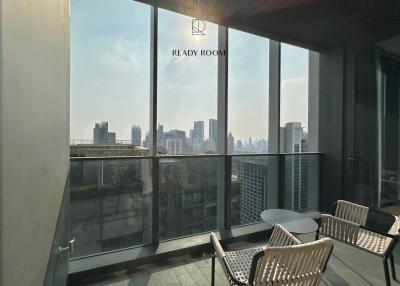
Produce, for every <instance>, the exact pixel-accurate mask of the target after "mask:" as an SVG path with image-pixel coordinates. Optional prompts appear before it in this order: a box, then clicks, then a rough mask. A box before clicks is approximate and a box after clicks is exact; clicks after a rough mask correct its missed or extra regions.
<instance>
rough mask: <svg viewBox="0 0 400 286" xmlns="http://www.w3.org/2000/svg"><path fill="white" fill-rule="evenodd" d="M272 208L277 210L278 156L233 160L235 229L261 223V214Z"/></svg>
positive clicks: (236, 158)
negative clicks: (239, 226)
mask: <svg viewBox="0 0 400 286" xmlns="http://www.w3.org/2000/svg"><path fill="white" fill-rule="evenodd" d="M271 208H278V157H277V156H274V155H271V156H240V157H233V158H232V178H231V224H232V226H238V225H244V224H251V223H256V222H259V221H261V217H260V214H261V212H262V211H264V210H265V209H271Z"/></svg>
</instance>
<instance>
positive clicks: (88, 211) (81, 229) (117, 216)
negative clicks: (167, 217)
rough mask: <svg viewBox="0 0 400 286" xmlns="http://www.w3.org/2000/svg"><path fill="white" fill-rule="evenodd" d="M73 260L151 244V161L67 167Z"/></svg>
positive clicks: (80, 163)
mask: <svg viewBox="0 0 400 286" xmlns="http://www.w3.org/2000/svg"><path fill="white" fill-rule="evenodd" d="M70 176H71V177H70V181H71V185H70V200H71V202H70V228H71V229H70V233H71V234H72V236H74V237H75V238H76V244H75V249H74V252H73V254H72V255H73V256H74V257H80V256H86V255H90V254H96V253H100V252H104V251H110V250H117V249H121V248H125V247H130V246H136V245H143V244H148V243H150V242H151V222H152V219H151V217H152V213H151V210H152V182H151V175H150V160H148V159H134V160H92V161H89V160H82V161H71V165H70Z"/></svg>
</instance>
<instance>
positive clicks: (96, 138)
mask: <svg viewBox="0 0 400 286" xmlns="http://www.w3.org/2000/svg"><path fill="white" fill-rule="evenodd" d="M115 142H116V134H115V132H108V122H107V121H102V122H101V123H96V124H95V127H94V129H93V143H94V144H114V143H115Z"/></svg>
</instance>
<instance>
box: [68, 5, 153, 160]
mask: <svg viewBox="0 0 400 286" xmlns="http://www.w3.org/2000/svg"><path fill="white" fill-rule="evenodd" d="M149 21H150V6H149V5H145V4H142V3H139V2H136V1H131V0H115V1H114V0H85V1H81V0H73V1H71V107H70V112H71V122H70V126H71V129H70V137H71V146H72V147H71V156H73V157H77V156H79V157H87V156H117V155H124V156H132V155H135V156H140V155H147V154H148V150H147V149H146V148H148V147H149V146H148V143H146V141H145V134H146V131H148V128H149V110H150V108H149V102H150V100H149V96H150V25H149ZM143 141H145V142H143ZM93 145H97V146H93ZM110 146H112V148H111V147H110ZM140 146H141V147H140ZM143 147H145V148H143ZM111 149H114V150H116V151H115V152H114V153H113V151H112V150H111Z"/></svg>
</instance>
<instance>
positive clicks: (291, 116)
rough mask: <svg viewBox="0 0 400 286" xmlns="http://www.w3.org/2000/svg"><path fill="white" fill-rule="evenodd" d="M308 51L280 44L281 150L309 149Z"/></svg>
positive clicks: (295, 151) (297, 150)
mask: <svg viewBox="0 0 400 286" xmlns="http://www.w3.org/2000/svg"><path fill="white" fill-rule="evenodd" d="M308 55H309V52H308V50H305V49H302V48H299V47H295V46H291V45H288V44H284V43H282V45H281V109H280V126H281V127H280V152H282V153H298V152H307V151H308V142H309V140H308Z"/></svg>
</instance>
